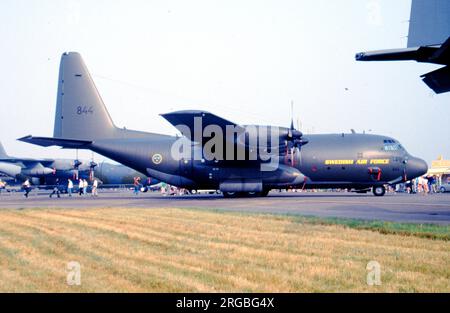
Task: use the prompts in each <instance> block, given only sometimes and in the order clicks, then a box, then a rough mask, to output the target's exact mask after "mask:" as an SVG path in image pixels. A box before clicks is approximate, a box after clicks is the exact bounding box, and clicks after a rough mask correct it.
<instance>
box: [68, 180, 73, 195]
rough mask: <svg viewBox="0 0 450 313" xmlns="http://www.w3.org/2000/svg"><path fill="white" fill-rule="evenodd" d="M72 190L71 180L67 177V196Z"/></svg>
mask: <svg viewBox="0 0 450 313" xmlns="http://www.w3.org/2000/svg"><path fill="white" fill-rule="evenodd" d="M72 190H73V182H72V180H71V179H70V178H69V179H68V180H67V193H68V194H69V197H72Z"/></svg>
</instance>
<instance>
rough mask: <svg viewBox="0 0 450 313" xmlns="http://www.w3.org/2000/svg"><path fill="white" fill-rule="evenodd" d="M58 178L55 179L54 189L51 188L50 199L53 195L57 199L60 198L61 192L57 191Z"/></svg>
mask: <svg viewBox="0 0 450 313" xmlns="http://www.w3.org/2000/svg"><path fill="white" fill-rule="evenodd" d="M59 187H60V186H59V178H57V179H56V185H55V187H54V188H53V192H52V193H51V194H50V196H49V197H50V198H51V197H52V196H53V195H54V194H56V195H57V196H58V198H61V192H60V191H59Z"/></svg>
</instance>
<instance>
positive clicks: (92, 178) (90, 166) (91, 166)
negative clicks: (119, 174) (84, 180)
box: [89, 152, 98, 181]
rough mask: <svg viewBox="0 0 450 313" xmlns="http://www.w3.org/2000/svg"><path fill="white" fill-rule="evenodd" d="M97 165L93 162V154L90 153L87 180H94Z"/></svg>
mask: <svg viewBox="0 0 450 313" xmlns="http://www.w3.org/2000/svg"><path fill="white" fill-rule="evenodd" d="M97 165H98V164H97V163H95V161H94V152H92V158H91V162H90V163H89V180H90V181H93V180H94V169H95V167H96V166H97Z"/></svg>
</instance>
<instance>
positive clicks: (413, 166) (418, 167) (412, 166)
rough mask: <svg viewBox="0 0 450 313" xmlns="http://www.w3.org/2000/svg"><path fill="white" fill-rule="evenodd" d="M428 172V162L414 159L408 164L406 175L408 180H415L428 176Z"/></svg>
mask: <svg viewBox="0 0 450 313" xmlns="http://www.w3.org/2000/svg"><path fill="white" fill-rule="evenodd" d="M427 171H428V165H427V162H425V161H424V160H422V159H419V158H415V157H412V158H410V159H409V160H408V163H407V164H406V174H407V176H408V179H413V178H416V177H419V176H422V175H424V174H426V172H427Z"/></svg>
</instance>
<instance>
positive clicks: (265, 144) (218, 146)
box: [18, 52, 428, 197]
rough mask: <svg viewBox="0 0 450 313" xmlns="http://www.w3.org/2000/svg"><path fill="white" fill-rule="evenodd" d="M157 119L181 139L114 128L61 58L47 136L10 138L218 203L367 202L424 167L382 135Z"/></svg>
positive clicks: (77, 70)
mask: <svg viewBox="0 0 450 313" xmlns="http://www.w3.org/2000/svg"><path fill="white" fill-rule="evenodd" d="M162 117H164V118H165V119H166V120H167V121H168V122H169V123H171V124H172V125H174V126H175V127H176V128H177V129H178V130H179V131H180V133H181V136H169V135H164V134H156V133H148V132H143V131H135V130H128V129H126V128H119V127H117V126H115V124H114V123H113V120H112V118H111V116H110V115H109V113H108V111H107V109H106V106H105V104H104V103H103V101H102V98H101V97H100V94H99V93H98V90H97V88H96V87H95V84H94V81H93V80H92V77H91V76H90V74H89V71H88V69H87V67H86V65H85V63H84V61H83V59H82V57H81V55H80V54H79V53H77V52H66V53H64V54H63V55H62V57H61V63H60V70H59V79H58V94H57V104H56V114H55V125H54V133H53V137H34V136H32V135H28V136H25V137H23V138H20V139H18V140H21V141H23V142H28V143H32V144H36V145H40V146H44V147H48V146H61V147H63V148H71V149H89V150H91V151H94V152H96V153H99V154H101V155H103V156H106V157H108V158H110V159H112V160H115V161H116V162H119V163H122V164H124V165H125V166H128V167H131V168H133V169H135V170H137V171H138V172H145V173H147V174H148V175H149V176H151V177H154V178H156V179H158V180H160V181H164V182H166V183H168V184H170V185H174V186H177V187H181V188H186V189H188V190H197V189H213V190H220V191H222V194H223V195H224V197H242V196H267V194H268V193H269V191H270V190H271V189H284V188H303V189H309V188H348V189H351V190H354V191H357V192H368V191H370V189H372V192H373V194H374V195H375V196H383V195H384V194H385V192H386V188H385V185H390V184H397V183H402V182H405V181H407V180H409V179H412V178H415V177H418V176H421V175H423V174H425V173H426V172H427V169H428V167H427V164H426V163H425V161H423V160H421V159H419V158H417V157H414V156H412V155H410V154H409V153H408V152H407V151H406V150H405V149H404V148H403V146H402V145H401V144H400V143H399V142H398V141H397V140H395V139H393V138H390V137H386V136H380V135H372V134H357V133H355V132H352V133H351V134H344V133H342V134H317V135H312V134H311V135H308V136H307V137H305V136H304V135H303V133H302V132H300V131H299V130H296V129H295V128H294V125H293V122H291V126H290V127H275V126H264V125H239V124H236V123H233V122H230V121H228V120H226V119H224V118H222V117H219V116H217V115H214V114H212V113H209V112H206V111H201V110H192V111H191V110H188V111H176V112H171V113H166V114H162ZM224 134H226V135H224ZM269 134H270V136H269ZM205 138H206V139H208V140H207V141H206V142H204V140H203V139H205ZM223 153H225V154H226V157H223V156H224V155H223ZM220 154H222V155H220Z"/></svg>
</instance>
